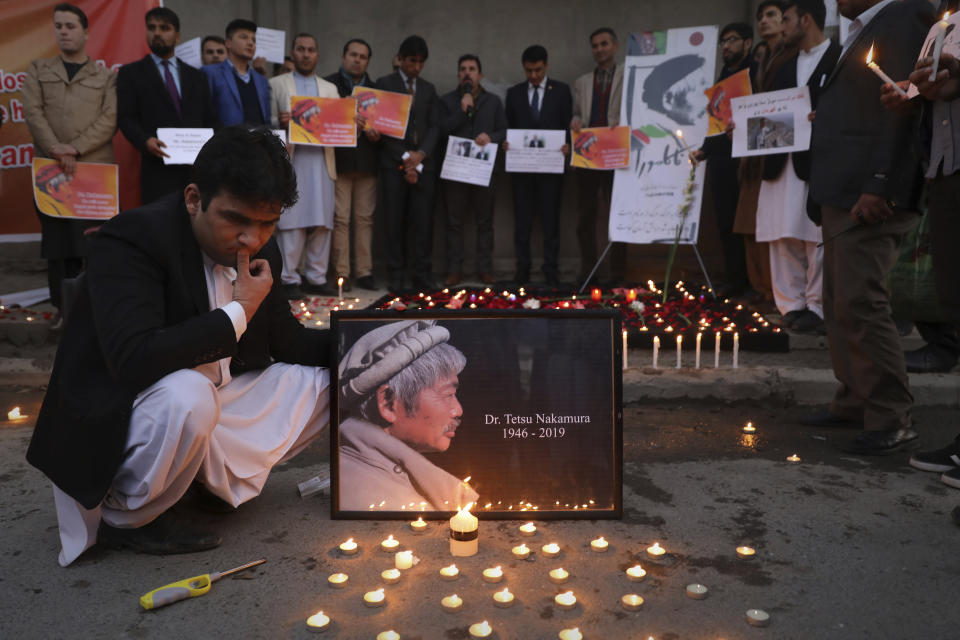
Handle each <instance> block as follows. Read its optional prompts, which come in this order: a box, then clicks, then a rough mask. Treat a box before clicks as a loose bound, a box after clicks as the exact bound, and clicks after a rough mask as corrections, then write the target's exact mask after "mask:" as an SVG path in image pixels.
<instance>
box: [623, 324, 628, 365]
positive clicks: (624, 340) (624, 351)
mask: <svg viewBox="0 0 960 640" xmlns="http://www.w3.org/2000/svg"><path fill="white" fill-rule="evenodd" d="M623 369H624V371H626V369H627V330H626V329H624V330H623Z"/></svg>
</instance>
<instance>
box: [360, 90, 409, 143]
mask: <svg viewBox="0 0 960 640" xmlns="http://www.w3.org/2000/svg"><path fill="white" fill-rule="evenodd" d="M353 97H354V98H356V100H357V113H359V114H360V115H362V116H363V117H364V118H366V119H367V124H366V125H365V126H364V129H369V128H371V127H373V128H374V129H376V130H377V131H379V132H380V133H381V134H382V135H385V136H389V137H391V138H399V139H400V140H403V138H404V137H405V136H406V133H407V120H408V119H409V118H410V106H411V105H412V104H413V96H411V95H410V94H408V93H395V92H393V91H382V90H380V89H371V88H370V87H354V88H353Z"/></svg>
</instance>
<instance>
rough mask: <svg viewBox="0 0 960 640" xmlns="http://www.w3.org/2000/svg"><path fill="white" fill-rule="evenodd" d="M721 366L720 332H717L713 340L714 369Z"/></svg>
mask: <svg viewBox="0 0 960 640" xmlns="http://www.w3.org/2000/svg"><path fill="white" fill-rule="evenodd" d="M719 366H720V332H719V331H717V333H716V336H715V337H714V339H713V368H714V369H716V368H718V367H719Z"/></svg>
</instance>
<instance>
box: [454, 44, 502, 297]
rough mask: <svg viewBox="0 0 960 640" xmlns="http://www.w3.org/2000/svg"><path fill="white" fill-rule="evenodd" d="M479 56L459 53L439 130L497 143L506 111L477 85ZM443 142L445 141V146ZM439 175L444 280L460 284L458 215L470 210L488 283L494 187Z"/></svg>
mask: <svg viewBox="0 0 960 640" xmlns="http://www.w3.org/2000/svg"><path fill="white" fill-rule="evenodd" d="M482 70H483V66H482V65H481V64H480V58H478V57H477V56H475V55H474V54H472V53H465V54H463V55H462V56H460V60H459V61H458V62H457V79H458V81H459V83H458V86H457V88H456V89H455V90H454V91H451V92H450V93H448V94H446V95H444V96H443V97H442V98H440V111H441V115H440V132H441V133H442V134H443V135H446V136H457V137H460V138H467V139H470V140H473V141H474V142H475V143H476V144H477V145H478V146H480V147H484V146H486V145H488V144H490V143H491V142H494V143H497V144H500V143H502V142H503V141H504V140H505V139H506V137H507V117H506V115H504V112H503V103H502V102H500V98H498V97H497V96H495V95H493V94H492V93H487V92H486V91H484V89H483V87H482V86H481V85H480V81H481V80H482V79H483V72H482ZM444 147H445V146H444ZM494 182H495V177H491V179H490V185H489V186H487V187H481V186H478V185H472V184H465V183H463V182H453V181H451V180H441V185H442V186H441V189H442V192H443V194H444V200H445V203H446V208H447V267H448V268H447V277H446V280H445V281H444V284H445V285H446V286H448V287H452V286H454V285H456V284H459V282H460V279H461V276H462V274H463V220H464V217H465V216H467V215H469V213H470V212H472V213H473V215H474V218H475V220H476V224H477V256H476V267H477V277H478V278H479V279H480V282H482V283H483V284H493V283H494V280H495V279H494V277H493V193H494V191H493V188H494Z"/></svg>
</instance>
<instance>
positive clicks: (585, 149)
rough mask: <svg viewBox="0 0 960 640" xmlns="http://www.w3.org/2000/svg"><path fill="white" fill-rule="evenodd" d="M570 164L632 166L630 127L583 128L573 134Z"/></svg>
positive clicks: (610, 167) (615, 167)
mask: <svg viewBox="0 0 960 640" xmlns="http://www.w3.org/2000/svg"><path fill="white" fill-rule="evenodd" d="M570 166H571V167H579V168H581V169H623V168H624V167H628V166H630V127H594V128H590V129H581V130H580V133H578V134H577V135H575V136H573V153H571V154H570Z"/></svg>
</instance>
